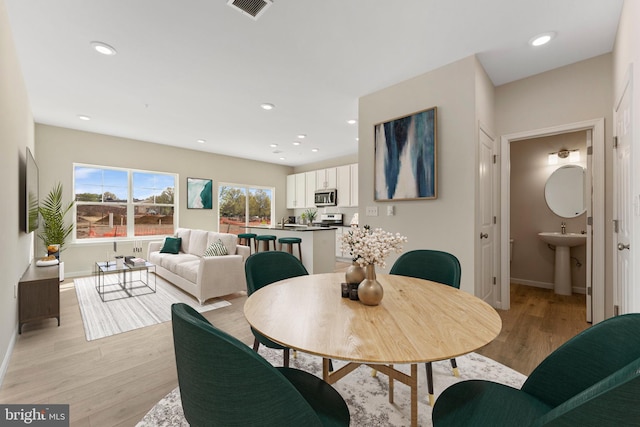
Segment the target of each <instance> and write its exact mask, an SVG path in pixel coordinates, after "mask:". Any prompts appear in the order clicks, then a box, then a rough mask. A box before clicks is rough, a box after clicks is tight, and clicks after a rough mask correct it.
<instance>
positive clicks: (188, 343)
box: [171, 304, 350, 427]
mask: <svg viewBox="0 0 640 427" xmlns="http://www.w3.org/2000/svg"><path fill="white" fill-rule="evenodd" d="M171 318H172V326H173V342H174V347H175V354H176V366H177V369H178V384H179V386H180V397H181V399H182V408H183V411H184V416H185V418H186V419H187V421H188V422H189V424H190V425H191V426H194V427H198V426H224V427H233V426H242V427H245V426H260V427H264V426H278V427H281V426H303V425H304V426H348V425H349V418H350V417H349V409H348V408H347V405H346V403H345V401H344V399H343V398H342V397H341V396H340V394H338V392H337V391H336V390H335V389H334V388H333V387H331V386H330V385H329V384H327V383H326V382H324V381H323V380H321V379H320V378H318V377H316V376H314V375H311V374H309V373H307V372H304V371H300V370H298V369H293V368H275V367H273V366H272V365H271V364H270V363H269V362H267V361H266V360H264V359H263V358H262V357H261V356H260V355H259V354H257V353H256V352H254V351H252V350H251V349H250V348H249V347H247V346H246V345H245V344H243V343H242V342H241V341H239V340H237V339H236V338H234V337H232V336H231V335H229V334H227V333H225V332H223V331H221V330H220V329H217V328H216V327H214V326H213V325H211V323H209V322H208V321H207V319H205V318H204V317H203V316H202V315H201V314H200V313H198V312H197V311H195V310H194V309H193V308H192V307H190V306H188V305H186V304H173V305H172V306H171Z"/></svg>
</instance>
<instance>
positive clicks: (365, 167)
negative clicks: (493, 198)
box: [358, 57, 477, 293]
mask: <svg viewBox="0 0 640 427" xmlns="http://www.w3.org/2000/svg"><path fill="white" fill-rule="evenodd" d="M475 67H476V59H475V57H468V58H465V59H463V60H460V61H457V62H455V63H453V64H450V65H447V66H444V67H442V68H439V69H437V70H434V71H431V72H428V73H425V74H422V75H420V76H417V77H415V78H413V79H410V80H407V81H404V82H402V83H399V84H397V85H394V86H391V87H389V88H386V89H383V90H380V91H378V92H375V93H372V94H369V95H366V96H363V97H362V98H360V103H359V125H358V126H359V128H358V130H359V136H360V141H359V151H358V163H359V168H358V169H359V171H358V172H359V173H358V175H359V177H358V180H359V186H360V188H359V202H358V208H359V209H358V210H359V217H360V225H361V226H362V225H364V224H369V225H371V226H372V227H381V228H383V229H384V230H386V231H390V232H394V233H395V232H398V233H401V234H403V235H405V236H407V237H408V239H409V241H408V243H407V244H406V245H405V250H412V249H423V248H430V249H438V250H443V251H447V252H451V253H453V254H455V255H456V256H457V257H458V259H459V260H460V263H461V265H462V283H461V288H462V289H463V290H465V291H467V292H470V293H473V291H474V273H473V271H474V243H475V242H474V235H475V234H474V224H475V207H474V198H475V181H476V169H477V167H476V158H475V151H476V121H477V120H476V99H475V97H476V93H475V90H476V68H475ZM434 106H435V107H437V108H438V112H437V113H438V117H437V168H438V173H437V175H438V176H437V186H438V190H437V191H438V198H437V199H435V200H411V201H392V202H376V201H374V188H373V185H374V184H373V183H374V169H373V164H374V134H373V128H374V125H375V124H378V123H381V122H385V121H388V120H391V119H394V118H396V117H402V116H406V115H410V114H412V113H414V112H417V111H420V110H424V109H427V108H430V107H434ZM388 205H393V206H394V207H395V216H387V215H386V210H387V206H388ZM368 206H377V207H378V216H377V217H368V216H365V212H366V208H367V207H368ZM396 258H397V255H396V254H393V255H392V256H389V258H388V259H387V268H389V267H390V266H391V265H392V264H393V261H395V259H396Z"/></svg>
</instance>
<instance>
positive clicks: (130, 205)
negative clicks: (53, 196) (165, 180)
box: [72, 163, 179, 244]
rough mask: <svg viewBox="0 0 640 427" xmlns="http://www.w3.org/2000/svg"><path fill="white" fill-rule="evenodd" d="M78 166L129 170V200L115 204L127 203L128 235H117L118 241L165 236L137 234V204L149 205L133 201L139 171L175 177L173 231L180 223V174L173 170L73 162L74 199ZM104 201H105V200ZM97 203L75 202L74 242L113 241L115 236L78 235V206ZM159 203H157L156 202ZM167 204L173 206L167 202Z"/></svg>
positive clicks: (115, 203)
mask: <svg viewBox="0 0 640 427" xmlns="http://www.w3.org/2000/svg"><path fill="white" fill-rule="evenodd" d="M76 167H84V168H92V169H104V170H106V169H108V170H115V171H124V172H127V184H128V185H127V201H126V202H114V203H113V204H114V205H125V206H126V209H127V235H126V237H115V240H118V241H127V240H153V239H158V236H163V235H160V234H155V235H150V236H136V235H135V208H136V206H144V205H148V203H140V202H134V201H133V174H134V173H136V172H139V173H148V174H155V175H168V176H171V177H173V232H174V233H175V230H176V228H177V225H178V212H179V210H178V207H179V204H178V201H179V194H178V182H179V174H177V173H171V172H160V171H150V170H144V169H134V168H121V167H117V166H106V165H95V164H87V163H73V171H72V177H73V179H72V183H73V188H72V192H73V193H72V194H73V199H74V200H75V198H76ZM103 203H104V202H103ZM91 204H96V203H95V202H78V201H75V202H74V206H73V223H74V232H73V238H72V242H73V243H79V244H86V243H96V242H105V241H109V242H111V241H113V240H114V237H93V238H80V239H79V238H78V237H77V224H76V220H77V217H78V212H77V207H78V205H91ZM156 205H157V203H156ZM165 206H171V205H168V204H166V205H165Z"/></svg>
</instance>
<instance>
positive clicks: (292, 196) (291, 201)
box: [287, 175, 296, 209]
mask: <svg viewBox="0 0 640 427" xmlns="http://www.w3.org/2000/svg"><path fill="white" fill-rule="evenodd" d="M295 207H296V176H295V175H287V209H293V208H295Z"/></svg>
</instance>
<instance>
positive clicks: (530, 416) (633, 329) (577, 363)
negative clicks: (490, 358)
mask: <svg viewBox="0 0 640 427" xmlns="http://www.w3.org/2000/svg"><path fill="white" fill-rule="evenodd" d="M433 424H434V426H435V427H447V426H456V427H460V426H492V427H493V426H495V427H500V426H580V427H584V426H594V427H595V426H598V427H603V426H616V427H619V426H638V425H640V314H638V313H635V314H625V315H622V316H617V317H613V318H610V319H607V320H605V321H603V322H600V323H598V324H596V325H593V326H592V327H590V328H589V329H587V330H585V331H583V332H581V333H580V334H578V335H576V336H575V337H573V338H572V339H570V340H569V341H567V342H566V343H565V344H563V345H562V346H560V347H559V348H558V349H557V350H556V351H554V352H553V353H551V354H550V355H549V356H548V357H547V358H546V359H544V360H543V361H542V363H540V365H538V367H536V368H535V369H534V371H533V372H532V373H531V375H530V376H529V378H528V379H527V380H526V382H525V383H524V385H523V386H522V388H521V389H520V390H518V389H515V388H512V387H508V386H505V385H501V384H497V383H494V382H491V381H481V380H472V381H462V382H460V383H457V384H454V385H452V386H451V387H449V388H447V389H446V390H444V391H443V392H442V394H441V395H440V396H439V397H438V400H437V401H436V403H435V406H434V408H433Z"/></svg>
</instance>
